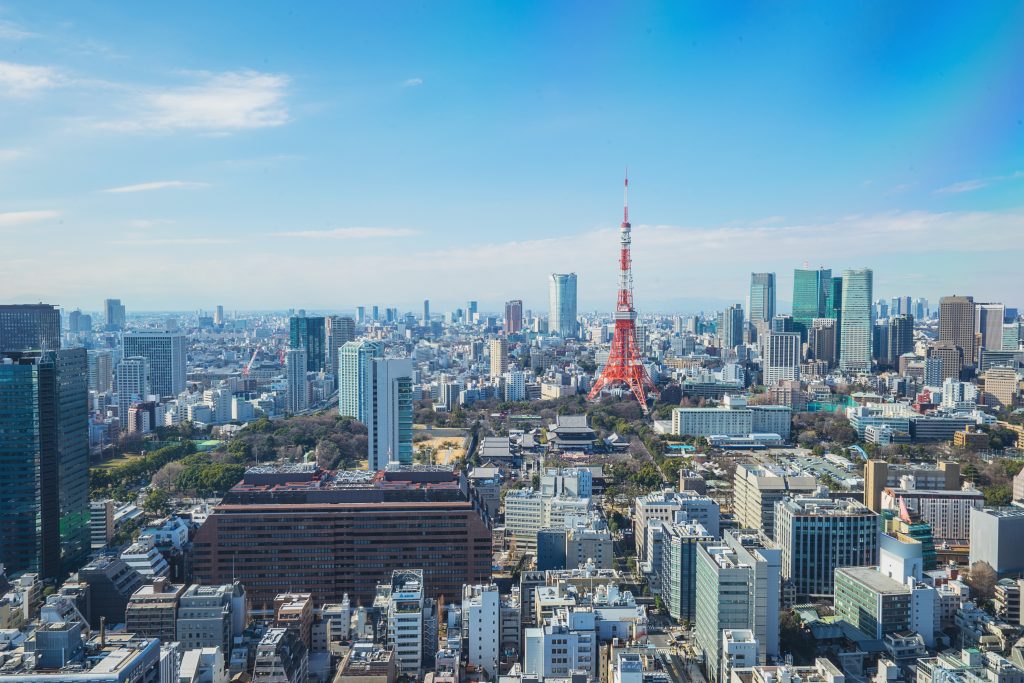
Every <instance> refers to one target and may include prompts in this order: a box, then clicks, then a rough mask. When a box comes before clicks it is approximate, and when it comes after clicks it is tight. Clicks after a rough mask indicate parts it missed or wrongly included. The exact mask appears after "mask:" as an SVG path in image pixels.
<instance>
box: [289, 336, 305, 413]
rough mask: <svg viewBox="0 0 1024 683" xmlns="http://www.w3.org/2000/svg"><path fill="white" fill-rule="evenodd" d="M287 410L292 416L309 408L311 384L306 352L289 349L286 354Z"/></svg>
mask: <svg viewBox="0 0 1024 683" xmlns="http://www.w3.org/2000/svg"><path fill="white" fill-rule="evenodd" d="M284 367H285V376H286V378H287V385H288V386H287V389H286V393H285V410H287V411H288V412H289V413H291V414H293V415H294V414H295V413H301V412H302V411H303V410H306V409H307V408H308V407H309V382H308V381H307V379H306V350H305V349H288V350H287V351H285V352H284Z"/></svg>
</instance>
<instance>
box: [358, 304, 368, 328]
mask: <svg viewBox="0 0 1024 683" xmlns="http://www.w3.org/2000/svg"><path fill="white" fill-rule="evenodd" d="M365 322H366V306H356V324H358V325H362V324H363V323H365Z"/></svg>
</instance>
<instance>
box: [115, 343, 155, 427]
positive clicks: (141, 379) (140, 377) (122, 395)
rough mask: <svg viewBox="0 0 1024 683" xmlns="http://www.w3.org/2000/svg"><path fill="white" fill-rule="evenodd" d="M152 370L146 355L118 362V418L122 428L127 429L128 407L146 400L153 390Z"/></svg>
mask: <svg viewBox="0 0 1024 683" xmlns="http://www.w3.org/2000/svg"><path fill="white" fill-rule="evenodd" d="M151 373H152V370H151V368H150V365H149V359H148V358H145V357H144V356H129V357H127V358H122V359H121V362H120V363H118V364H117V382H116V388H117V419H118V420H119V421H120V423H121V429H122V430H125V431H127V427H128V409H129V408H131V407H132V405H134V404H136V403H139V402H141V401H145V400H146V398H147V397H148V396H149V394H150V393H151V392H152V388H151V384H152V377H151Z"/></svg>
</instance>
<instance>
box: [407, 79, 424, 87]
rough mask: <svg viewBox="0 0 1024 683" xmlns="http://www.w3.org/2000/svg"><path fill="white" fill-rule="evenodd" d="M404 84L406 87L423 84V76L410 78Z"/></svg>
mask: <svg viewBox="0 0 1024 683" xmlns="http://www.w3.org/2000/svg"><path fill="white" fill-rule="evenodd" d="M402 85H403V86H404V87H406V88H415V87H416V86H418V85H423V79H422V78H410V79H408V80H406V81H405V82H404V83H402Z"/></svg>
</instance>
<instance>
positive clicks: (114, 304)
mask: <svg viewBox="0 0 1024 683" xmlns="http://www.w3.org/2000/svg"><path fill="white" fill-rule="evenodd" d="M103 317H104V322H105V323H106V326H107V329H108V330H123V329H124V323H125V318H126V316H125V310H124V304H122V303H121V300H120V299H106V300H105V301H104V302H103Z"/></svg>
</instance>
